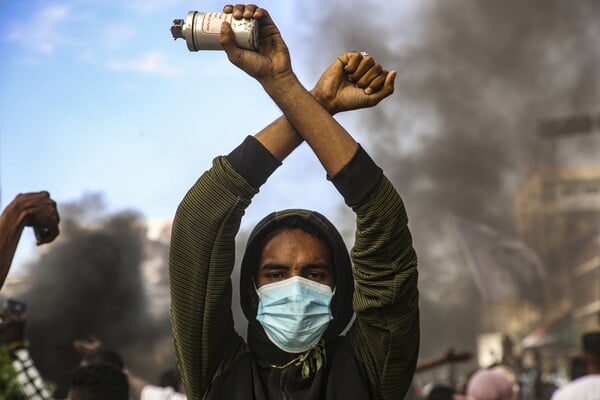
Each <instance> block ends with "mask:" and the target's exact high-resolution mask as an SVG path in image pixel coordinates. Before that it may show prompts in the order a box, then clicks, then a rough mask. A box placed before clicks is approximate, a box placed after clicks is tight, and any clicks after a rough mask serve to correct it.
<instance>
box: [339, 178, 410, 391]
mask: <svg viewBox="0 0 600 400" xmlns="http://www.w3.org/2000/svg"><path fill="white" fill-rule="evenodd" d="M352 209H353V210H354V212H355V213H356V218H357V231H356V239H355V245H354V248H353V249H352V259H353V263H354V270H353V273H354V279H355V281H356V288H355V293H354V300H353V307H354V311H355V312H356V316H357V318H356V321H355V323H354V325H353V327H352V329H351V330H350V331H349V333H348V337H349V339H350V341H351V343H352V347H353V349H354V351H355V354H356V356H357V357H358V358H359V359H360V360H361V361H362V362H363V363H364V365H365V367H366V369H367V373H368V375H369V378H370V379H371V381H372V382H373V383H374V384H375V386H376V388H377V389H378V391H379V393H380V395H381V398H382V399H402V398H403V396H404V395H405V393H406V391H407V390H408V388H409V386H410V383H411V381H412V377H413V374H414V370H415V365H416V362H417V357H418V351H419V311H418V290H417V257H416V254H415V251H414V249H413V247H412V239H411V234H410V231H409V229H408V218H407V215H406V211H405V209H404V205H403V203H402V200H401V199H400V196H399V195H398V193H397V192H396V190H395V189H394V187H393V186H392V184H391V183H390V182H389V180H388V179H387V178H386V177H385V176H383V177H382V178H381V179H380V180H379V182H378V184H377V185H375V187H374V189H373V190H372V191H371V193H370V194H369V196H367V197H366V198H365V199H363V200H362V201H361V202H360V203H359V204H358V205H355V206H354V207H352Z"/></svg>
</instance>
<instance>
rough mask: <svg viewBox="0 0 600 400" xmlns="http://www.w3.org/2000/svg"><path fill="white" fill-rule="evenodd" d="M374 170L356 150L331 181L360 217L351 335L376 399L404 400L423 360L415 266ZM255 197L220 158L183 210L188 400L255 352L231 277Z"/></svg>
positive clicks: (180, 270)
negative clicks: (234, 308) (238, 320)
mask: <svg viewBox="0 0 600 400" xmlns="http://www.w3.org/2000/svg"><path fill="white" fill-rule="evenodd" d="M376 169H377V167H376V166H375V164H374V163H372V161H371V159H370V158H369V157H368V156H366V153H364V151H363V150H362V149H359V151H358V152H357V156H355V157H354V158H353V161H351V162H350V163H349V165H348V166H347V167H345V168H344V169H343V170H342V172H341V173H340V174H338V175H339V176H338V175H336V176H335V177H333V178H332V181H333V183H334V184H335V185H336V187H337V188H338V190H339V191H340V192H341V193H342V195H343V196H344V199H345V200H346V203H347V204H348V205H350V206H351V207H352V209H353V211H354V212H355V213H356V216H357V219H356V224H357V225H356V240H355V245H354V247H353V249H352V253H351V255H352V261H353V264H354V269H353V274H354V279H355V281H356V288H355V294H354V300H353V307H354V310H355V312H356V315H357V318H356V320H355V322H354V324H353V326H352V327H351V329H350V330H349V332H348V334H347V336H348V338H349V341H350V343H351V346H352V350H353V353H354V357H355V358H356V359H358V360H359V362H360V363H362V364H363V365H364V368H365V370H366V371H367V374H368V377H369V381H370V382H371V384H372V385H373V386H374V388H375V390H374V392H376V393H378V395H379V396H380V397H381V398H382V399H401V398H402V397H403V395H404V393H405V392H406V390H407V389H408V387H409V385H410V382H411V380H412V376H413V373H414V368H415V364H416V360H417V355H418V344H419V321H418V292H417V270H416V266H417V259H416V255H415V252H414V250H413V248H412V240H411V236H410V232H409V230H408V226H407V224H408V220H407V216H406V212H405V210H404V206H403V204H402V201H401V199H400V197H399V195H398V193H397V192H396V190H395V189H394V187H393V186H392V185H391V183H390V182H389V181H388V180H387V178H386V177H385V176H381V175H380V174H379V176H378V177H377V174H374V176H376V177H377V179H371V180H369V175H370V173H371V172H372V171H375V170H376ZM357 185H363V186H364V185H366V187H367V190H366V191H365V189H364V188H361V187H356V186H357ZM256 193H257V188H254V187H252V186H251V185H250V184H249V183H248V181H247V180H246V179H245V178H244V177H243V176H242V175H241V174H240V173H239V172H238V171H236V169H234V167H233V166H232V164H231V163H230V162H229V161H228V159H227V158H226V157H218V158H216V159H215V160H214V162H213V167H212V168H211V169H210V170H209V171H207V172H206V173H204V174H203V175H202V176H201V177H200V179H199V180H198V181H197V182H196V184H195V185H194V186H193V187H192V188H191V189H190V191H189V192H188V193H187V195H186V196H185V198H184V199H183V201H182V202H181V204H180V206H179V208H178V210H177V214H176V217H175V221H174V225H173V236H172V240H171V249H170V283H171V319H172V324H173V334H174V344H175V350H176V354H177V358H178V363H179V367H180V371H181V375H182V379H183V382H184V384H185V387H186V393H187V396H188V398H189V399H201V398H204V397H205V396H206V395H207V393H208V392H209V390H210V386H211V384H212V383H213V381H214V379H215V378H216V377H218V376H219V375H221V374H222V373H223V372H224V371H226V370H227V369H228V368H229V367H230V366H231V365H232V364H233V363H234V362H235V361H236V359H237V358H238V357H239V356H240V355H241V354H243V353H244V352H246V351H247V350H248V347H247V344H246V343H245V342H244V340H243V339H242V338H241V337H240V336H239V335H238V334H237V333H236V332H235V330H234V327H233V318H232V312H231V290H232V289H231V281H230V275H231V272H232V270H233V266H234V256H235V242H234V240H235V235H236V234H237V232H238V229H239V226H240V222H241V218H242V216H243V214H244V210H245V208H246V207H248V205H249V204H250V202H251V199H252V197H253V196H254V195H255V194H256ZM356 193H362V194H361V195H360V196H358V197H356ZM248 373H250V372H248Z"/></svg>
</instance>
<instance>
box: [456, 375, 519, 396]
mask: <svg viewBox="0 0 600 400" xmlns="http://www.w3.org/2000/svg"><path fill="white" fill-rule="evenodd" d="M454 399H455V400H517V391H516V390H515V382H511V379H510V378H509V377H508V376H507V374H506V372H504V371H500V370H497V369H494V368H492V369H480V370H477V371H476V372H475V373H474V374H473V375H471V377H470V378H469V381H468V382H467V388H466V392H465V394H456V395H455V396H454Z"/></svg>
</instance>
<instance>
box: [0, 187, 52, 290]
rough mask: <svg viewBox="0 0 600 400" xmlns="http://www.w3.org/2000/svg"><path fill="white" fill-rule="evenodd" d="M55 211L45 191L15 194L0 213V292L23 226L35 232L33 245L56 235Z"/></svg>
mask: <svg viewBox="0 0 600 400" xmlns="http://www.w3.org/2000/svg"><path fill="white" fill-rule="evenodd" d="M58 222H59V217H58V211H57V210H56V203H55V202H54V200H52V199H51V198H50V195H49V194H48V192H36V193H24V194H19V195H18V196H17V197H16V198H15V199H14V200H13V201H12V202H11V203H9V204H8V206H6V208H5V209H4V211H3V212H2V214H0V289H1V288H2V285H4V281H5V280H6V275H8V271H9V269H10V265H11V263H12V260H13V257H14V255H15V252H16V250H17V245H18V244H19V240H20V239H21V234H22V233H23V229H25V227H26V226H31V227H33V228H34V229H36V230H37V232H38V233H39V235H38V237H37V244H38V245H41V244H44V243H50V242H52V241H53V240H54V239H55V238H56V237H57V236H58Z"/></svg>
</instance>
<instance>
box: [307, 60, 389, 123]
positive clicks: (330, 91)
mask: <svg viewBox="0 0 600 400" xmlns="http://www.w3.org/2000/svg"><path fill="white" fill-rule="evenodd" d="M395 78H396V72H395V71H389V72H388V71H386V70H384V69H383V68H382V67H381V65H379V64H377V63H376V62H375V60H374V59H373V57H371V56H369V55H368V54H366V53H359V52H347V53H344V54H341V55H340V56H339V57H338V58H337V59H336V60H335V61H334V62H333V64H331V65H330V66H329V67H328V68H327V69H326V70H325V72H323V75H321V77H320V78H319V81H318V82H317V84H316V85H315V87H314V89H313V90H312V91H311V93H312V94H313V96H315V98H316V99H317V100H318V101H319V103H321V105H323V107H325V108H326V109H327V110H328V111H329V112H330V113H331V114H332V115H333V114H336V113H338V112H342V111H348V110H357V109H360V108H366V107H372V106H374V105H376V104H378V103H379V102H380V101H381V100H383V99H384V98H386V97H387V96H389V95H390V94H392V93H393V92H394V80H395Z"/></svg>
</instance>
